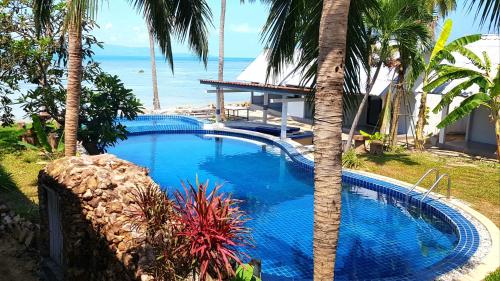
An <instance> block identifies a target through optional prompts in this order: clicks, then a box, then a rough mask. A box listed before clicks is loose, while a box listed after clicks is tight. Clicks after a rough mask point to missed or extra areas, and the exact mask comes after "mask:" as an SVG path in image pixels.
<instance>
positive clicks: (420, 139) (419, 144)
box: [415, 19, 481, 150]
mask: <svg viewBox="0 0 500 281" xmlns="http://www.w3.org/2000/svg"><path fill="white" fill-rule="evenodd" d="M451 28H452V21H451V19H448V20H446V21H445V23H444V25H443V29H442V31H441V34H440V35H439V38H438V40H437V41H436V44H435V46H434V48H433V50H432V52H431V55H430V57H429V61H428V62H427V63H423V65H424V68H423V71H422V85H423V88H424V89H425V88H426V86H427V84H428V82H429V79H433V78H434V77H433V76H431V74H432V73H433V71H434V70H435V69H436V68H437V67H439V65H440V64H441V63H442V62H443V60H445V59H446V60H447V61H448V62H449V63H452V64H453V63H454V62H455V58H454V57H453V54H452V52H458V53H463V54H467V53H468V50H467V49H465V48H464V47H465V46H466V45H467V44H470V43H472V42H474V41H477V40H479V39H481V35H479V34H476V35H469V36H465V37H461V38H458V39H456V40H454V41H452V42H450V43H448V44H446V41H447V40H448V37H449V35H450V33H451ZM427 94H428V92H427V91H426V90H423V91H422V94H421V97H420V106H419V110H418V120H417V126H416V128H415V148H416V149H418V150H423V149H424V144H425V136H424V127H425V124H426V118H425V116H426V112H427Z"/></svg>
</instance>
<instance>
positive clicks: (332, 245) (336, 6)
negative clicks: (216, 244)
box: [263, 0, 375, 280]
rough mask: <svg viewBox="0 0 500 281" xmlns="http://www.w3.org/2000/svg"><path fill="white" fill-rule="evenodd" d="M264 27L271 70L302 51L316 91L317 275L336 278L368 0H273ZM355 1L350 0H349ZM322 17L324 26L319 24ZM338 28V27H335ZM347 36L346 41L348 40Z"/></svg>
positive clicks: (317, 277) (302, 62) (303, 69)
mask: <svg viewBox="0 0 500 281" xmlns="http://www.w3.org/2000/svg"><path fill="white" fill-rule="evenodd" d="M269 2H270V4H271V7H270V14H269V17H268V19H267V22H266V25H265V27H264V33H263V37H264V41H265V42H266V43H267V47H268V48H269V49H270V52H269V58H268V59H269V65H270V67H269V69H268V70H267V73H268V75H274V74H275V73H279V72H280V70H281V68H282V67H283V66H284V65H285V64H286V63H289V62H291V61H293V58H294V53H295V52H296V51H297V50H298V51H300V52H301V56H300V59H299V63H298V67H297V69H296V71H301V72H304V73H305V74H304V78H303V81H302V83H303V84H306V83H308V82H310V81H311V82H312V85H313V87H316V97H315V113H314V119H315V128H314V145H315V182H314V186H315V192H314V217H315V218H314V278H315V280H333V274H334V264H335V253H336V245H337V238H338V228H339V224H340V206H341V197H340V194H341V182H342V179H341V168H342V165H341V155H342V140H341V133H342V132H341V125H342V111H343V109H344V105H343V101H345V100H349V99H343V98H342V94H343V92H344V91H343V90H344V89H345V90H346V91H345V92H351V93H356V92H358V84H359V83H358V76H357V75H358V73H359V69H360V68H361V67H364V65H363V64H362V63H363V58H364V53H365V50H364V46H366V44H365V42H364V40H365V38H366V36H365V35H366V30H365V29H364V24H363V22H362V18H363V17H362V14H363V13H365V12H366V11H367V10H369V9H371V8H373V7H374V6H375V1H366V0H353V1H351V2H350V1H347V0H339V1H338V0H325V1H322V0H314V1H311V0H269ZM349 2H350V3H349ZM320 23H321V27H320ZM333 30H334V31H335V32H333ZM346 42H347V43H346Z"/></svg>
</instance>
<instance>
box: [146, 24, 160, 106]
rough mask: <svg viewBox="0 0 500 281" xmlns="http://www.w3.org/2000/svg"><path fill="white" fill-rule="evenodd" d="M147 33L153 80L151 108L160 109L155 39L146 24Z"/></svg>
mask: <svg viewBox="0 0 500 281" xmlns="http://www.w3.org/2000/svg"><path fill="white" fill-rule="evenodd" d="M148 35H149V55H150V57H151V79H152V82H153V110H160V109H161V107H160V97H159V96H158V80H157V79H156V55H155V39H154V35H153V31H152V30H151V28H150V27H149V26H148Z"/></svg>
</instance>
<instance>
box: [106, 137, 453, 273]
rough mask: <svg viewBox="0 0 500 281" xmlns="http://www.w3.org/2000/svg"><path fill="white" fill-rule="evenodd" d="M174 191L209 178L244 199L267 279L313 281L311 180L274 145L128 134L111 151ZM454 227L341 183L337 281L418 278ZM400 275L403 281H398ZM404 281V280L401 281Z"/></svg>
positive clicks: (443, 251) (448, 246) (255, 252)
mask: <svg viewBox="0 0 500 281" xmlns="http://www.w3.org/2000/svg"><path fill="white" fill-rule="evenodd" d="M108 151H109V152H110V153H113V154H116V155H117V156H118V157H120V158H123V159H126V160H129V161H131V162H134V163H136V164H138V165H141V166H145V167H148V168H149V169H150V171H151V176H152V177H153V179H154V180H155V181H156V182H157V183H159V184H160V185H161V186H162V187H163V188H165V189H166V190H168V191H172V190H174V189H176V188H179V187H180V180H189V181H191V182H194V181H195V176H196V175H198V177H199V179H200V180H202V181H204V180H209V181H210V183H211V184H215V183H222V184H224V187H223V189H222V190H223V191H226V192H231V193H232V194H233V196H234V197H236V198H238V199H241V200H243V203H242V208H243V209H244V210H245V211H246V212H247V213H248V215H249V217H250V218H251V219H252V220H251V221H250V222H249V223H248V226H249V227H250V228H251V229H252V234H253V237H254V240H255V245H256V247H255V248H252V249H249V250H248V252H249V254H250V255H251V256H253V257H257V258H261V259H262V267H263V279H264V280H266V281H267V280H270V281H272V280H309V279H311V278H312V270H313V268H312V266H313V262H312V256H313V251H312V235H313V176H312V174H311V173H310V172H307V171H305V170H303V169H302V168H300V167H298V166H296V165H294V164H293V163H292V161H291V160H290V159H289V158H288V157H287V156H286V155H285V153H284V152H282V150H281V149H279V148H278V147H276V146H273V145H264V144H258V143H251V142H246V141H241V140H237V139H230V138H220V137H215V136H210V135H193V134H152V135H136V136H129V138H128V139H127V140H125V141H122V142H120V143H118V144H117V145H116V146H115V147H112V148H109V150H108ZM457 240H458V238H457V236H456V234H455V233H454V231H453V229H452V227H451V226H450V225H449V224H448V223H445V222H443V221H442V220H440V219H438V218H435V217H429V216H423V215H421V214H420V213H419V212H418V210H416V209H414V208H407V206H406V205H405V204H403V203H401V202H399V201H397V200H395V199H394V198H392V197H390V196H387V195H386V194H384V193H379V192H376V191H373V190H370V189H366V188H363V187H359V186H355V185H351V184H343V189H342V223H341V228H340V234H339V243H338V245H339V246H338V251H337V261H336V267H335V268H336V269H335V270H336V278H335V280H376V279H391V280H403V278H402V277H403V276H406V277H408V276H410V277H409V279H413V280H424V279H421V278H418V276H419V272H421V271H422V270H425V269H426V268H428V267H429V266H432V265H433V264H436V263H437V262H439V261H441V260H442V259H443V258H444V257H446V256H447V255H448V254H449V253H450V252H451V251H452V250H453V248H454V247H455V245H456V244H457ZM400 277H401V278H400ZM406 280H408V279H406Z"/></svg>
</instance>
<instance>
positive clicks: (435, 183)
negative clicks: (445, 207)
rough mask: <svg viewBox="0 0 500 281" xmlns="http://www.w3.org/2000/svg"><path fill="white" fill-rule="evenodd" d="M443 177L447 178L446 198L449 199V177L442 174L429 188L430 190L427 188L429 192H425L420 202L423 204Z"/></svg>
mask: <svg viewBox="0 0 500 281" xmlns="http://www.w3.org/2000/svg"><path fill="white" fill-rule="evenodd" d="M444 177H447V178H448V190H447V192H446V198H448V199H450V195H451V179H450V176H449V175H448V174H442V175H441V176H440V177H439V178H438V179H437V180H436V181H435V182H434V184H433V185H432V186H431V188H429V190H427V192H426V193H425V194H424V197H422V199H420V202H423V201H424V199H425V198H426V197H427V196H428V195H429V194H430V193H431V192H432V190H433V189H434V188H435V187H436V186H438V184H439V182H440V181H441V180H442V179H443V178H444Z"/></svg>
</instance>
